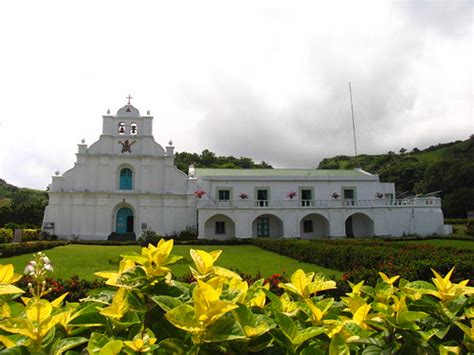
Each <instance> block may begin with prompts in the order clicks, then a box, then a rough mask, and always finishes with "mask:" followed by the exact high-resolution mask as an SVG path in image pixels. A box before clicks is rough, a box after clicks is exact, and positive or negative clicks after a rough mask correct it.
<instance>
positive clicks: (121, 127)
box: [118, 122, 125, 136]
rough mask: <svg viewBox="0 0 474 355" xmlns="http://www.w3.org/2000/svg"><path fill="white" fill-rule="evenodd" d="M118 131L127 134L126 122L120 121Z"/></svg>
mask: <svg viewBox="0 0 474 355" xmlns="http://www.w3.org/2000/svg"><path fill="white" fill-rule="evenodd" d="M118 133H119V134H120V135H121V136H123V135H124V134H125V123H123V122H120V123H119V125H118Z"/></svg>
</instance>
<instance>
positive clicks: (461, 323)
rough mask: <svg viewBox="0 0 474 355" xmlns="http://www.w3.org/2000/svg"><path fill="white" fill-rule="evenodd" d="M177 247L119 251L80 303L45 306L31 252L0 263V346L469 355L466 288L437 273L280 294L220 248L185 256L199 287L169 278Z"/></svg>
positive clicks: (302, 285) (470, 303)
mask: <svg viewBox="0 0 474 355" xmlns="http://www.w3.org/2000/svg"><path fill="white" fill-rule="evenodd" d="M172 248H173V240H168V241H164V240H161V241H160V242H159V243H158V245H157V246H153V245H149V246H148V247H146V248H142V250H141V253H140V254H138V253H129V254H124V255H122V258H123V259H122V261H121V262H120V266H119V269H118V271H108V272H98V273H97V274H96V275H97V276H99V277H102V278H105V279H106V284H107V285H108V286H109V288H107V289H98V290H94V291H93V292H92V293H91V294H90V295H89V296H88V297H87V298H85V299H83V300H82V301H81V302H79V303H66V304H63V303H64V298H65V296H66V294H64V295H62V296H61V297H59V298H57V299H55V300H53V301H51V302H50V301H47V300H45V299H44V296H45V295H47V294H48V292H50V289H49V288H48V285H47V282H46V276H47V274H48V273H49V272H51V271H52V266H51V262H50V261H49V259H48V258H47V256H46V255H44V254H43V253H38V254H36V255H35V259H34V260H33V261H31V262H30V263H29V264H28V265H27V267H26V269H25V273H27V274H29V275H30V276H31V277H32V279H33V280H34V282H32V283H31V284H30V285H29V295H28V296H27V295H26V294H25V293H23V291H22V290H20V289H19V288H17V287H16V286H14V285H13V284H14V283H15V282H16V281H18V280H19V278H20V277H21V276H20V275H17V274H15V273H14V271H13V266H12V265H0V302H1V304H0V307H1V312H2V313H1V317H0V343H1V344H2V345H1V346H2V347H3V348H0V351H4V352H6V353H9V354H27V353H35V354H41V353H43V354H71V355H72V354H87V353H88V354H100V355H102V354H103V355H105V354H122V353H123V354H219V353H223V354H246V353H260V354H297V353H298V354H325V353H328V354H349V353H360V354H369V353H387V354H407V353H413V354H415V353H423V354H424V353H426V354H431V353H441V354H452V353H454V354H460V353H466V352H473V351H474V297H473V294H474V288H472V287H469V286H468V282H469V281H468V280H466V281H463V282H460V283H457V284H456V283H452V282H451V281H450V279H451V275H452V273H453V270H451V271H450V272H449V273H448V274H447V275H446V276H441V275H439V274H438V273H437V272H435V271H433V273H434V278H433V279H432V281H433V282H432V283H430V282H426V281H413V282H410V281H408V280H404V279H400V278H399V277H398V276H393V277H389V276H387V275H385V274H384V273H379V276H380V280H379V282H378V283H377V285H376V286H375V287H370V286H366V285H364V282H360V283H358V284H350V286H351V288H352V291H351V292H350V293H347V294H346V296H344V297H341V299H339V300H336V299H334V298H331V297H326V296H325V291H327V290H331V289H334V288H335V287H336V283H335V282H334V281H331V280H327V279H326V278H325V277H323V276H322V275H319V274H315V273H305V272H304V271H303V270H297V271H296V272H295V273H294V274H293V275H292V276H291V279H290V282H288V283H280V284H279V287H280V288H281V289H282V290H283V291H284V293H283V294H282V295H280V296H277V295H275V294H274V293H272V292H271V291H270V290H269V285H268V283H265V282H264V280H259V281H257V282H255V283H253V284H251V285H249V284H248V283H247V282H246V281H243V280H242V279H241V278H240V277H239V275H238V274H236V273H234V272H232V271H230V270H227V269H224V268H222V267H219V266H217V265H215V263H216V261H217V260H218V258H219V256H220V254H221V251H219V250H217V251H213V252H206V251H203V250H191V252H190V254H191V258H192V259H193V261H194V266H193V267H192V268H191V272H192V274H193V276H194V278H195V282H193V283H191V284H186V283H182V282H178V281H176V280H174V279H173V274H172V271H171V267H170V266H171V265H172V264H173V263H175V262H177V261H178V260H179V259H180V258H181V257H179V256H174V255H172V254H171V252H172Z"/></svg>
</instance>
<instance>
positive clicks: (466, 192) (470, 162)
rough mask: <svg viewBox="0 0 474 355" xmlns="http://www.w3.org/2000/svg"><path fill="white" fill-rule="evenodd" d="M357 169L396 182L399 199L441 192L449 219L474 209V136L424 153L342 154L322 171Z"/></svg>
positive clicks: (323, 165)
mask: <svg viewBox="0 0 474 355" xmlns="http://www.w3.org/2000/svg"><path fill="white" fill-rule="evenodd" d="M355 167H360V168H362V169H364V170H366V171H368V172H370V173H374V174H379V175H380V180H381V181H383V182H394V183H395V185H396V189H397V195H398V196H399V197H404V196H410V195H415V194H418V195H423V194H428V193H432V192H436V191H440V192H439V195H440V196H441V197H442V198H443V210H444V212H445V215H446V216H448V217H466V211H469V210H474V135H471V137H470V138H469V139H466V140H464V141H460V140H458V141H455V142H451V143H440V144H438V145H435V146H430V147H429V148H426V149H423V150H420V149H418V148H414V149H413V150H412V151H411V152H407V151H406V149H404V148H402V149H400V152H399V154H396V153H395V152H388V153H387V154H378V155H365V154H362V155H359V156H357V157H349V156H343V155H339V156H335V157H332V158H326V159H323V160H322V161H321V163H320V164H319V168H320V169H352V168H355Z"/></svg>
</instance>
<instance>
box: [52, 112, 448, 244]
mask: <svg viewBox="0 0 474 355" xmlns="http://www.w3.org/2000/svg"><path fill="white" fill-rule="evenodd" d="M152 121H153V117H152V116H149V115H147V116H141V115H140V113H139V111H138V110H137V109H136V108H135V107H133V106H132V105H130V103H129V104H127V105H126V106H124V107H123V108H121V109H120V110H119V111H118V112H117V114H116V115H106V116H103V132H102V135H101V136H100V138H99V140H98V141H97V142H95V143H94V144H92V145H91V146H90V147H87V145H86V144H79V145H78V152H77V154H76V155H77V162H76V163H75V166H74V167H73V168H72V169H70V170H69V171H67V172H65V173H64V174H63V175H62V176H53V178H52V183H51V184H50V185H49V205H48V206H47V207H46V210H45V216H44V223H43V227H44V229H45V230H48V231H50V232H52V233H55V234H57V235H59V236H61V237H67V238H72V237H79V238H81V239H107V238H108V237H109V236H110V234H111V233H117V234H118V237H119V238H120V235H124V237H125V234H127V233H135V235H136V236H139V235H140V234H141V232H142V230H144V229H150V230H153V231H155V232H157V233H159V234H162V235H164V234H171V233H173V232H174V231H181V230H184V229H186V228H188V227H196V228H197V229H198V232H199V238H213V239H227V238H234V237H238V238H249V237H291V238H294V237H301V238H328V237H329V238H335V237H353V236H354V237H363V236H401V235H403V234H419V235H431V234H441V235H443V234H446V233H447V232H448V231H449V230H448V228H447V226H445V225H444V224H443V214H442V211H441V208H440V207H441V202H440V199H438V198H420V199H416V198H415V199H405V200H396V199H394V196H395V187H394V184H392V183H381V182H380V181H379V177H378V175H372V174H369V173H367V172H365V171H363V170H360V169H356V170H317V169H252V170H246V169H194V168H193V167H190V170H189V175H186V174H184V173H183V172H181V171H179V170H178V169H177V168H176V167H175V166H174V147H173V146H172V142H169V146H167V147H166V149H163V148H162V147H161V146H160V145H159V144H157V143H156V142H155V141H154V139H153V135H152ZM196 195H201V196H200V197H197V196H196Z"/></svg>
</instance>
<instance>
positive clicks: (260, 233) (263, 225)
mask: <svg viewBox="0 0 474 355" xmlns="http://www.w3.org/2000/svg"><path fill="white" fill-rule="evenodd" d="M269 236H270V218H268V217H259V218H257V237H269Z"/></svg>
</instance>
